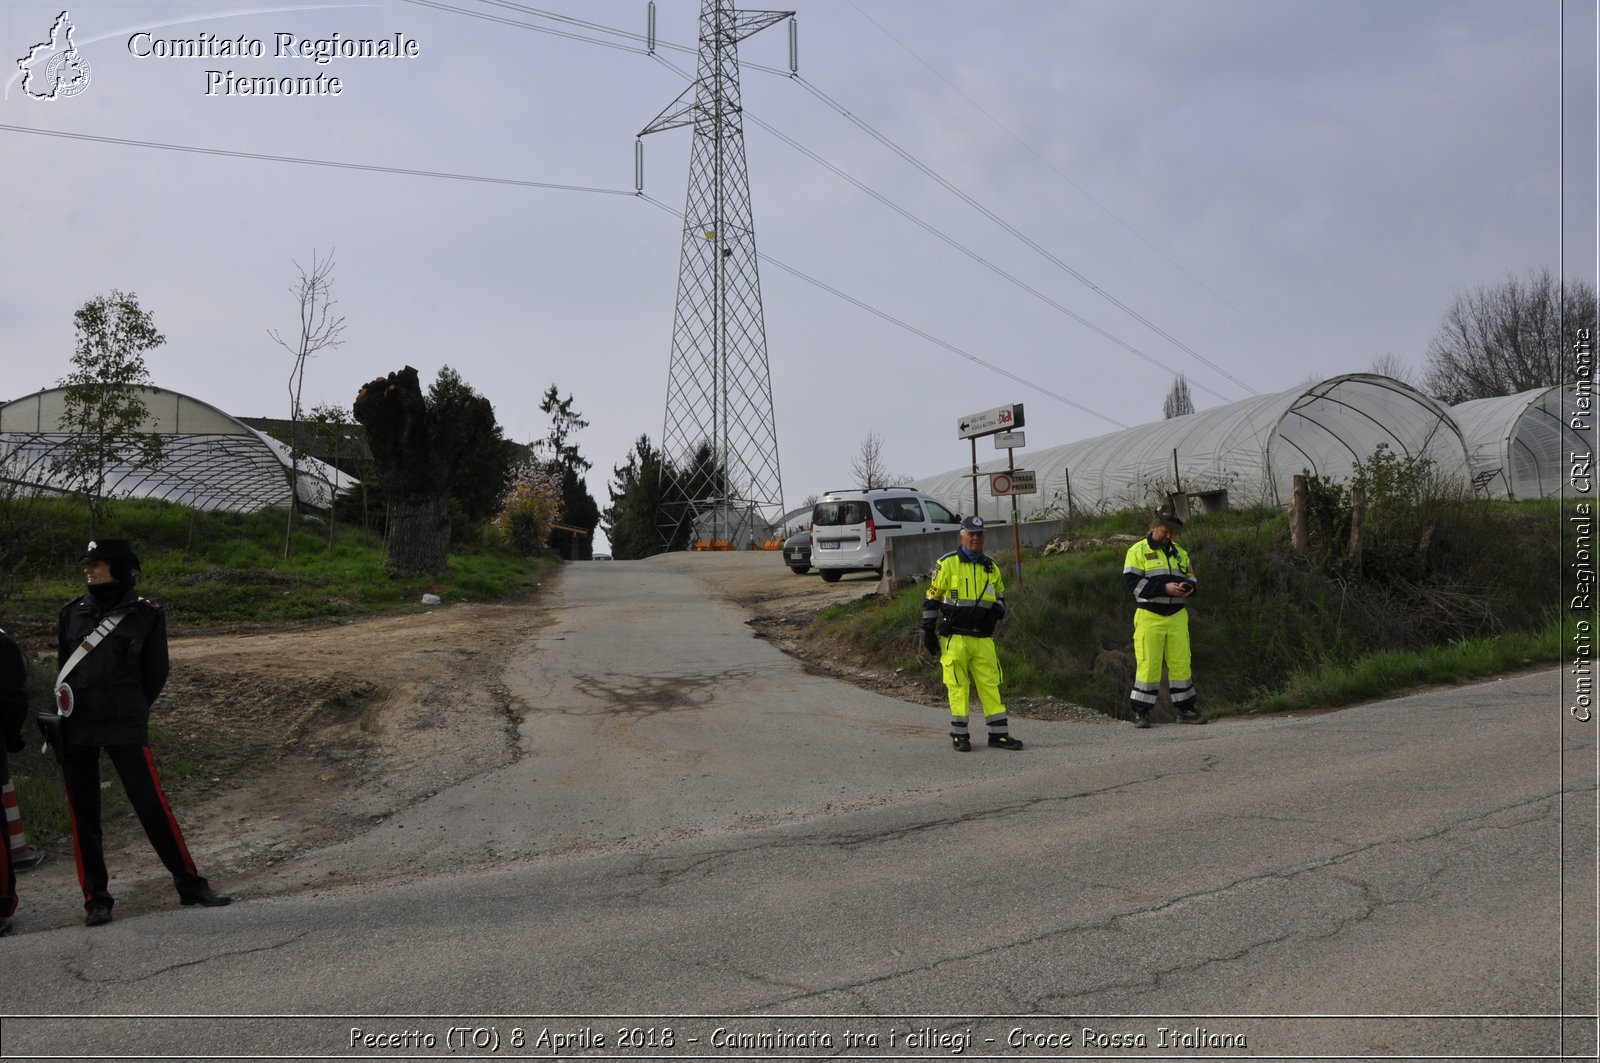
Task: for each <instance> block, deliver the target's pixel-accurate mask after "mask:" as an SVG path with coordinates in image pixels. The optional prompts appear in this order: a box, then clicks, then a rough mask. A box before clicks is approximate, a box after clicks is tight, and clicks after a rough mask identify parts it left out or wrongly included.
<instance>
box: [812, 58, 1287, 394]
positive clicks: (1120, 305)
mask: <svg viewBox="0 0 1600 1063" xmlns="http://www.w3.org/2000/svg"><path fill="white" fill-rule="evenodd" d="M791 80H792V81H794V82H796V83H797V84H799V85H800V86H801V87H802V88H804V89H805V90H806V91H807V92H809V93H811V94H812V95H813V96H815V97H816V98H817V99H818V100H820V101H822V102H823V103H825V104H826V105H828V106H829V107H831V108H832V109H833V110H835V111H837V112H838V113H839V114H840V115H842V116H844V118H845V119H846V120H847V121H849V122H850V123H851V124H852V125H854V126H855V127H856V128H857V129H860V130H861V131H862V132H864V133H866V134H867V135H868V136H870V137H872V139H874V140H876V141H877V142H878V143H880V144H882V145H883V146H884V147H886V148H888V149H889V150H890V151H892V152H894V153H895V154H896V155H898V156H900V158H902V159H904V160H905V161H906V162H908V163H910V164H911V165H912V166H914V167H916V168H917V170H919V171H920V172H921V173H923V174H924V175H926V176H927V177H928V178H929V179H930V180H932V181H933V182H934V183H935V184H937V185H939V186H940V187H941V188H943V189H945V190H946V191H948V192H949V193H950V194H951V195H953V196H955V197H956V198H957V199H959V200H961V201H962V202H963V203H965V204H967V205H968V206H969V207H971V208H972V209H973V210H976V211H977V212H978V213H979V214H982V215H983V216H984V217H985V218H988V219H989V220H990V221H992V222H994V223H995V224H996V225H998V226H999V227H1000V228H1001V229H1004V230H1005V231H1006V232H1008V233H1010V234H1011V235H1012V236H1014V237H1016V239H1018V240H1020V241H1021V242H1022V243H1024V244H1026V245H1027V246H1028V247H1030V248H1032V249H1033V250H1034V251H1036V252H1038V253H1039V254H1040V255H1042V256H1043V257H1044V258H1045V259H1046V260H1047V261H1049V262H1050V263H1052V264H1053V265H1055V266H1057V267H1058V268H1060V269H1061V270H1063V271H1064V272H1066V274H1067V275H1068V276H1070V277H1072V278H1073V279H1074V280H1076V281H1078V282H1079V283H1080V284H1082V285H1084V286H1085V287H1087V288H1088V289H1089V290H1090V291H1092V292H1094V293H1095V294H1096V295H1098V296H1100V297H1101V298H1102V299H1104V300H1106V301H1107V302H1108V303H1110V304H1111V305H1112V306H1114V307H1116V308H1117V309H1119V310H1121V311H1122V312H1123V313H1125V314H1127V315H1128V316H1129V317H1131V318H1133V319H1134V320H1135V321H1137V322H1139V323H1140V324H1141V325H1144V326H1145V327H1146V328H1148V329H1149V330H1150V331H1152V332H1154V333H1155V334H1156V335H1158V336H1160V337H1162V338H1163V339H1165V340H1167V341H1168V342H1169V343H1171V344H1172V345H1173V346H1174V347H1177V348H1178V349H1179V350H1181V351H1183V352H1184V353H1185V354H1187V355H1189V356H1190V357H1191V358H1193V359H1195V360H1196V361H1198V362H1200V363H1201V364H1202V365H1205V366H1207V367H1209V368H1210V369H1211V370H1212V371H1213V372H1216V373H1218V374H1220V375H1221V376H1223V377H1226V378H1227V379H1228V380H1231V381H1233V382H1234V383H1235V384H1237V385H1239V386H1240V387H1241V388H1244V390H1246V391H1248V392H1249V393H1250V394H1252V395H1255V394H1258V392H1257V391H1256V389H1255V388H1253V387H1251V386H1250V385H1249V384H1246V383H1245V382H1244V381H1243V380H1240V379H1239V378H1238V377H1236V376H1234V375H1233V374H1232V373H1230V372H1228V371H1227V370H1226V369H1224V368H1222V367H1221V366H1220V365H1218V364H1217V363H1216V362H1213V361H1212V360H1211V359H1209V358H1207V357H1206V356H1205V355H1203V354H1201V353H1200V352H1199V351H1197V350H1195V349H1194V348H1193V347H1191V346H1189V345H1188V344H1187V343H1184V342H1183V341H1182V340H1180V339H1178V338H1177V337H1176V336H1174V335H1173V334H1172V333H1170V332H1168V331H1167V330H1166V329H1164V328H1162V327H1161V326H1160V325H1157V324H1156V323H1155V322H1154V321H1151V320H1150V319H1149V318H1147V317H1145V316H1144V315H1143V314H1141V313H1139V312H1138V311H1137V310H1135V309H1134V308H1133V307H1131V306H1129V305H1128V304H1127V303H1124V302H1123V301H1122V300H1121V299H1118V298H1117V297H1116V296H1114V295H1112V294H1111V293H1110V292H1108V291H1106V290H1105V289H1104V288H1102V287H1100V286H1099V285H1098V284H1096V283H1095V282H1094V281H1092V280H1090V279H1089V278H1088V277H1086V276H1084V275H1083V274H1082V273H1080V272H1078V271H1077V270H1076V269H1073V268H1072V267H1071V266H1070V265H1068V264H1067V263H1066V262H1064V261H1063V260H1062V259H1061V258H1059V257H1058V256H1057V255H1055V254H1054V253H1053V252H1051V251H1050V250H1049V249H1048V248H1046V247H1044V246H1043V245H1042V244H1040V243H1039V242H1038V241H1037V240H1034V239H1033V238H1032V237H1030V236H1028V235H1027V234H1025V233H1024V232H1022V230H1020V229H1018V228H1017V227H1016V226H1014V225H1012V224H1011V223H1010V222H1008V221H1006V220H1005V219H1004V218H1002V217H1000V216H999V215H998V214H996V213H995V212H994V211H992V210H990V209H989V208H988V207H986V206H984V205H983V204H982V203H980V202H979V201H978V200H977V199H975V198H973V196H971V195H970V194H968V193H967V192H966V191H964V190H962V189H961V188H958V187H957V186H956V185H954V184H952V183H951V182H950V181H948V180H946V179H945V178H944V177H943V176H942V175H941V174H940V173H939V172H938V171H936V170H934V169H933V168H932V167H930V166H929V165H927V164H926V163H924V162H923V161H922V160H921V159H918V158H917V157H916V156H915V155H912V154H911V153H910V152H909V151H907V150H906V149H904V148H902V147H901V146H900V145H898V144H896V143H895V142H894V141H893V140H890V139H889V138H888V137H887V136H885V135H883V134H882V133H880V132H878V131H877V130H876V129H874V128H873V127H872V126H870V125H868V124H867V123H866V122H865V121H863V120H862V119H861V118H860V117H859V116H858V115H856V114H854V113H853V112H851V111H850V109H849V108H847V107H845V106H844V105H843V104H841V103H840V102H839V101H837V100H835V99H834V98H833V97H831V96H829V95H828V94H827V93H825V92H823V91H822V90H821V89H819V88H817V87H816V86H815V85H813V84H811V82H809V81H807V80H806V79H805V78H803V77H801V76H800V75H798V74H796V75H795V76H794V77H793V78H792V79H791Z"/></svg>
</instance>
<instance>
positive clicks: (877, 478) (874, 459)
mask: <svg viewBox="0 0 1600 1063" xmlns="http://www.w3.org/2000/svg"><path fill="white" fill-rule="evenodd" d="M850 472H851V474H852V475H854V476H855V478H856V483H857V484H859V485H860V486H861V487H862V488H863V489H865V490H869V491H870V490H871V489H872V488H874V487H896V486H899V485H901V484H908V483H910V482H911V477H909V476H897V475H895V474H893V473H891V472H890V471H889V467H888V466H887V465H885V464H884V461H883V440H881V439H879V438H878V437H877V436H876V435H874V434H873V433H871V432H868V433H867V438H865V439H863V440H862V441H861V450H860V451H858V452H857V454H856V456H855V457H853V458H851V459H850Z"/></svg>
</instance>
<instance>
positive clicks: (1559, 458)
mask: <svg viewBox="0 0 1600 1063" xmlns="http://www.w3.org/2000/svg"><path fill="white" fill-rule="evenodd" d="M1570 387H1571V385H1567V386H1558V387H1553V388H1535V389H1533V390H1532V391H1524V392H1521V393H1520V394H1517V395H1500V396H1497V397H1495V398H1492V399H1473V400H1472V401H1470V402H1462V403H1458V404H1456V405H1455V406H1452V407H1451V408H1450V413H1451V414H1452V415H1453V416H1454V417H1455V419H1456V423H1457V424H1459V425H1460V426H1461V434H1462V436H1463V437H1464V438H1465V439H1466V442H1467V457H1468V458H1469V460H1470V461H1471V462H1472V482H1473V485H1474V486H1475V487H1476V488H1477V489H1478V491H1479V493H1480V494H1484V495H1487V496H1488V497H1490V498H1510V499H1519V500H1520V499H1529V498H1555V497H1557V496H1559V495H1560V494H1561V485H1562V484H1563V483H1564V482H1565V480H1566V477H1567V472H1568V459H1569V457H1570V456H1571V455H1573V454H1584V453H1587V452H1588V451H1589V449H1590V444H1589V442H1588V441H1587V440H1586V439H1585V438H1584V435H1583V433H1581V432H1578V431H1576V430H1575V429H1573V427H1572V424H1571V421H1570V416H1569V411H1564V410H1563V409H1562V398H1563V394H1564V393H1568V392H1569V389H1570ZM1569 405H1570V404H1569Z"/></svg>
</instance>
